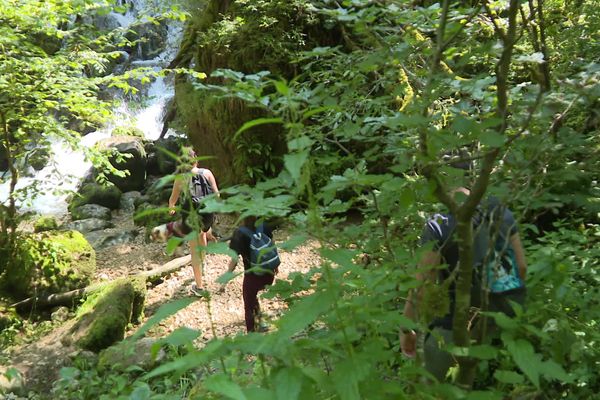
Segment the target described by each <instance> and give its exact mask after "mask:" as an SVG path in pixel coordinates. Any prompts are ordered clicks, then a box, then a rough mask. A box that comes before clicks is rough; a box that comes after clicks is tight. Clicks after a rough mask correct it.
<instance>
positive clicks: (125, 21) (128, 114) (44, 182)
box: [0, 0, 183, 216]
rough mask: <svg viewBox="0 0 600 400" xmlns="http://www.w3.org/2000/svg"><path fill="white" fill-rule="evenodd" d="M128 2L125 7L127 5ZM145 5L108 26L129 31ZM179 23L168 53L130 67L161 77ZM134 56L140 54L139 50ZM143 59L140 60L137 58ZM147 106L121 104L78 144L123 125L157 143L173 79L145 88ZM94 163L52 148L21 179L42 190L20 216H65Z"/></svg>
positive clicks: (115, 16) (57, 145)
mask: <svg viewBox="0 0 600 400" xmlns="http://www.w3.org/2000/svg"><path fill="white" fill-rule="evenodd" d="M123 3H125V2H123ZM145 7H146V4H145V3H144V2H143V0H137V1H134V2H132V3H131V4H130V5H129V10H128V11H127V13H126V14H119V13H116V12H111V13H110V14H109V15H108V18H109V19H108V20H107V22H105V23H106V24H107V25H108V26H117V27H122V28H127V27H129V26H130V25H132V24H133V23H134V22H135V21H136V20H137V18H138V16H139V14H138V13H139V12H140V11H143V10H144V9H145ZM182 31H183V30H182V27H181V23H180V22H178V23H176V22H170V23H169V24H168V26H167V41H166V46H165V50H164V51H163V52H161V53H160V54H159V55H157V56H156V57H154V58H152V59H148V60H135V61H132V62H131V68H138V67H149V68H152V69H153V70H154V71H155V72H159V71H160V70H161V69H162V68H164V67H166V66H167V64H168V63H169V61H170V60H171V59H172V58H173V57H174V55H175V53H176V51H177V47H178V43H179V41H180V39H181V34H182ZM135 51H136V52H141V50H139V46H138V49H136V50H135ZM138 56H139V55H138ZM145 91H146V94H145V96H144V99H143V101H144V107H143V108H141V109H135V108H134V107H130V101H128V100H127V99H123V100H122V102H121V104H120V105H119V106H118V107H117V108H116V109H115V110H114V114H115V119H114V120H113V121H112V122H111V123H110V124H109V125H107V126H105V127H103V128H101V129H99V130H97V131H95V132H92V133H89V134H87V135H85V136H82V138H81V140H80V142H81V145H82V146H84V147H90V146H93V145H94V144H96V143H97V142H98V141H99V140H102V139H104V138H107V137H110V133H111V132H112V130H113V129H114V128H115V127H117V126H120V125H133V126H135V127H137V128H139V129H141V130H142V131H143V132H144V135H145V137H146V139H148V140H156V139H158V137H159V136H160V132H161V130H162V115H163V110H164V107H165V104H166V103H167V102H168V101H169V99H170V98H171V97H172V96H173V95H174V90H173V83H172V78H170V77H169V78H163V77H160V76H159V77H157V78H156V79H155V80H153V81H152V83H150V84H149V86H148V87H147V88H145ZM90 168H91V163H89V162H88V161H86V160H85V157H84V155H83V152H82V151H73V150H72V149H70V148H69V147H68V146H66V145H65V144H64V143H61V142H60V141H55V142H53V143H52V144H51V159H50V161H49V163H48V165H47V166H46V167H44V168H43V169H41V170H40V171H37V172H35V173H34V174H33V176H28V177H20V178H19V180H18V183H17V187H16V189H23V188H26V187H29V186H32V185H38V187H39V188H40V189H41V190H40V193H39V194H38V196H36V197H35V198H34V199H33V200H31V199H23V200H21V199H19V200H18V201H17V206H18V208H19V210H20V211H34V212H36V213H39V214H43V215H57V216H60V215H64V214H66V213H67V201H66V200H67V197H68V192H69V191H73V190H75V189H76V188H77V186H78V185H79V183H80V181H81V179H82V178H83V177H84V176H85V175H86V173H87V172H88V171H89V170H90ZM9 175H10V174H9V173H6V172H2V171H0V179H1V180H0V204H6V203H7V199H8V195H9V187H10V176H9Z"/></svg>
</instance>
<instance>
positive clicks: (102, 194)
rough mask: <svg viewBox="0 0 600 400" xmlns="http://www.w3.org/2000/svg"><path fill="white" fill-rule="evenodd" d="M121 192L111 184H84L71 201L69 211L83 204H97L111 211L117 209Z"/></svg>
mask: <svg viewBox="0 0 600 400" xmlns="http://www.w3.org/2000/svg"><path fill="white" fill-rule="evenodd" d="M120 201H121V191H120V190H119V188H118V187H116V186H115V185H112V184H108V185H100V184H98V183H95V182H88V183H84V184H83V185H82V186H81V189H79V192H78V193H77V194H76V195H75V196H74V197H73V200H71V204H70V205H69V208H70V209H73V208H76V207H79V206H82V205H84V204H99V205H101V206H104V207H107V208H109V209H111V210H114V209H117V208H119V203H120Z"/></svg>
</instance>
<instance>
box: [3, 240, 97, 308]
mask: <svg viewBox="0 0 600 400" xmlns="http://www.w3.org/2000/svg"><path fill="white" fill-rule="evenodd" d="M95 270H96V252H95V251H94V249H93V248H92V246H91V245H90V244H89V243H88V241H87V240H86V239H85V237H84V236H83V235H82V234H81V233H79V232H77V231H50V232H42V233H36V234H32V235H27V236H23V237H22V238H21V239H20V240H19V243H18V248H17V256H16V258H15V260H14V261H13V262H12V263H10V264H8V270H7V273H6V274H5V275H4V279H3V281H2V283H1V286H2V288H3V289H4V291H5V292H7V293H9V294H10V295H11V296H13V297H15V298H17V299H22V298H26V297H30V296H33V295H34V294H36V293H37V294H51V293H61V292H65V291H68V290H73V289H77V288H81V287H84V286H86V285H87V284H88V283H89V282H90V278H91V277H92V275H93V273H94V272H95Z"/></svg>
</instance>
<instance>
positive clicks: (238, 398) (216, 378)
mask: <svg viewBox="0 0 600 400" xmlns="http://www.w3.org/2000/svg"><path fill="white" fill-rule="evenodd" d="M204 386H205V387H206V388H207V389H208V390H211V391H213V392H216V393H219V394H222V395H223V396H225V397H227V398H229V399H233V400H246V399H247V398H246V395H245V394H244V392H243V391H242V388H241V387H240V386H239V385H238V384H237V383H235V382H232V381H231V380H230V379H229V378H228V377H227V375H223V374H221V375H211V376H209V377H208V378H207V379H206V380H205V381H204Z"/></svg>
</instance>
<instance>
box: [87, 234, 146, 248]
mask: <svg viewBox="0 0 600 400" xmlns="http://www.w3.org/2000/svg"><path fill="white" fill-rule="evenodd" d="M138 234H139V232H138V231H137V229H130V230H127V231H123V232H116V233H115V232H108V233H107V232H103V231H95V232H90V233H88V234H86V238H87V239H88V240H89V242H90V243H91V245H92V247H93V248H94V249H96V250H99V249H103V248H105V247H108V246H115V245H118V244H125V243H131V242H133V241H134V240H135V238H136V237H137V236H138Z"/></svg>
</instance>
